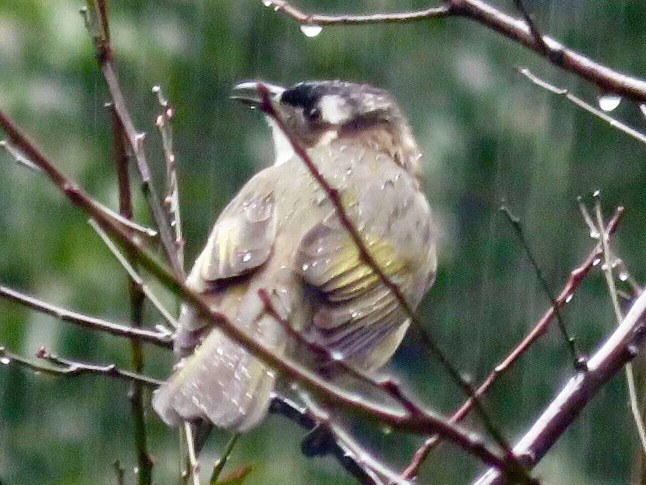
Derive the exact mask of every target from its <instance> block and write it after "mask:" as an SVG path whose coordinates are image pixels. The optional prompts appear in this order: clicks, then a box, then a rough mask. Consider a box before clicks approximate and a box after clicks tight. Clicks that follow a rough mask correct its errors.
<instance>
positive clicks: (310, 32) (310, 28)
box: [301, 24, 323, 37]
mask: <svg viewBox="0 0 646 485" xmlns="http://www.w3.org/2000/svg"><path fill="white" fill-rule="evenodd" d="M322 30H323V27H321V26H320V25H316V24H304V25H301V32H303V34H305V37H316V36H317V35H319V34H320V33H321V31H322Z"/></svg>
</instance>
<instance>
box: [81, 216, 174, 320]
mask: <svg viewBox="0 0 646 485" xmlns="http://www.w3.org/2000/svg"><path fill="white" fill-rule="evenodd" d="M89 222H90V225H91V226H92V229H94V230H95V232H96V233H97V234H98V235H99V237H100V238H101V240H102V241H103V244H105V245H106V247H107V248H108V249H109V250H110V252H111V253H112V255H113V256H114V257H115V258H117V261H119V263H120V264H121V266H123V268H124V269H125V270H126V272H127V273H128V275H129V276H130V280H131V281H132V282H133V284H135V285H137V287H138V288H139V291H141V292H142V293H143V294H144V295H145V296H146V298H148V300H149V301H150V302H151V303H152V304H153V306H154V307H155V308H156V309H157V311H159V314H160V315H161V316H162V317H164V320H166V321H167V322H168V323H169V324H170V325H171V326H172V327H173V328H177V327H179V324H178V323H177V320H176V319H175V318H173V316H172V315H171V314H170V312H169V311H168V310H166V308H165V307H164V305H162V303H161V302H160V301H159V299H158V298H157V296H155V293H153V291H152V290H151V289H150V288H149V287H148V285H146V282H145V281H144V279H143V278H142V277H141V275H139V273H137V271H136V270H135V268H133V267H132V265H131V264H130V263H129V262H128V259H127V258H126V257H125V256H124V255H123V254H121V252H120V251H119V248H117V247H116V246H115V244H114V243H113V242H112V241H111V240H110V238H109V236H108V235H107V234H106V233H105V231H104V230H103V229H101V227H100V226H99V225H98V224H97V223H96V222H94V220H92V219H90V221H89Z"/></svg>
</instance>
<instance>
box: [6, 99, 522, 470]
mask: <svg viewBox="0 0 646 485" xmlns="http://www.w3.org/2000/svg"><path fill="white" fill-rule="evenodd" d="M0 127H2V128H3V130H4V131H5V133H6V134H7V136H8V137H9V139H10V140H11V142H12V143H14V144H15V145H16V146H19V147H20V148H21V150H23V151H24V152H25V153H26V154H27V155H28V156H29V158H30V159H31V160H32V161H34V163H36V164H37V165H38V166H39V167H40V168H42V169H43V171H44V172H45V173H46V174H47V176H48V177H49V178H50V180H51V181H52V182H53V183H54V184H55V185H56V186H57V187H58V189H59V190H60V191H61V192H62V193H63V195H64V196H65V197H67V199H68V200H69V201H70V202H71V203H72V204H74V205H75V206H77V207H79V208H80V209H82V210H84V211H85V212H86V213H87V215H88V216H89V217H91V218H93V219H94V220H96V222H97V223H99V224H100V225H101V227H102V228H103V229H104V230H105V231H106V232H108V233H109V234H110V235H111V236H112V237H114V238H115V239H116V240H118V241H119V242H120V243H121V244H122V245H123V246H124V247H125V248H126V249H127V250H129V251H132V252H133V254H135V255H136V257H137V259H138V261H139V262H140V264H141V265H142V267H144V268H145V269H147V270H148V271H150V273H151V274H153V275H154V276H156V277H157V278H158V279H159V281H160V282H161V283H162V284H163V285H164V286H166V287H167V288H168V289H169V290H171V291H173V292H175V293H177V294H178V295H179V296H181V297H182V299H183V300H184V302H185V303H186V304H187V305H189V306H190V307H191V308H193V309H194V310H195V311H196V313H197V314H198V315H199V316H201V317H203V318H205V319H206V320H207V321H209V322H210V323H212V324H213V325H215V326H217V328H219V329H220V330H221V331H222V332H223V333H224V334H225V335H226V336H227V337H229V338H230V339H232V340H233V341H234V342H236V343H237V344H239V345H241V346H242V347H244V348H245V349H247V350H248V351H249V352H250V353H251V354H252V355H254V357H257V358H258V359H260V360H261V361H263V362H264V363H265V364H266V365H268V366H270V367H272V368H275V369H277V370H278V371H280V372H281V373H282V374H283V375H284V376H285V377H286V378H287V379H292V380H294V381H297V382H298V383H300V384H302V385H303V386H304V387H306V388H307V389H309V390H310V391H312V392H313V393H315V394H317V395H321V396H325V397H326V398H327V399H330V400H332V401H333V402H335V403H336V404H337V405H338V407H339V408H343V409H353V410H356V411H357V412H359V413H361V414H363V415H364V416H368V417H371V418H372V419H376V420H378V421H380V422H382V423H384V424H387V425H390V426H392V427H393V428H397V429H399V430H402V431H406V430H408V431H411V432H415V433H420V434H429V433H434V432H437V433H439V434H441V435H442V436H445V437H446V438H447V439H448V440H450V441H451V442H454V443H455V444H456V445H457V446H459V447H460V448H462V449H464V450H465V451H467V452H468V453H470V454H472V455H473V456H476V457H478V458H479V459H480V460H482V461H483V462H484V463H487V464H489V465H491V466H494V467H497V468H500V469H501V470H504V473H505V475H506V476H509V475H513V474H514V472H515V471H516V470H515V469H514V467H513V465H510V464H509V463H508V458H507V457H501V456H500V455H499V454H498V453H497V452H496V451H494V450H492V449H491V447H490V446H489V445H487V444H486V443H485V442H484V441H483V440H482V439H481V438H480V437H479V436H477V435H476V434H474V433H472V432H467V431H465V430H463V429H462V428H461V427H459V426H456V425H452V424H450V423H448V422H447V421H446V420H444V419H442V418H440V417H438V416H437V415H435V414H433V413H431V412H429V411H425V412H424V413H421V414H419V415H414V416H411V415H410V414H409V413H408V412H406V411H404V412H402V411H400V410H392V409H388V408H384V407H383V406H381V405H378V404H376V403H373V402H370V401H367V400H359V399H358V398H357V397H356V396H354V395H351V394H349V393H347V392H345V391H343V390H342V389H339V388H338V387H337V386H334V385H332V384H330V383H328V382H325V381H323V380H321V379H320V378H318V377H317V376H316V375H315V374H313V373H312V372H310V371H309V370H307V369H305V368H304V367H303V366H301V365H299V364H297V363H295V362H294V361H293V360H291V359H289V358H285V357H282V356H279V355H278V354H276V353H275V352H274V351H273V350H272V349H270V348H269V347H266V346H265V345H263V344H261V343H260V342H257V341H256V340H254V339H253V338H252V337H251V336H249V335H248V334H247V333H246V332H244V331H243V330H241V329H240V328H238V327H237V326H236V325H234V324H233V323H232V322H231V321H229V320H228V319H227V318H226V316H225V315H224V314H222V313H220V312H218V311H216V310H214V309H213V308H212V307H211V305H210V304H209V302H208V301H207V300H206V298H204V296H203V295H200V294H198V293H196V292H195V291H193V290H191V289H190V288H189V287H188V286H187V285H186V284H185V282H184V280H183V279H182V278H179V277H178V276H177V275H175V274H174V273H171V272H169V271H168V270H167V269H165V268H164V267H163V266H162V265H160V264H159V263H158V261H157V260H156V259H155V258H154V257H153V256H152V255H151V254H149V252H147V251H146V250H144V249H143V248H142V246H141V244H140V242H139V241H138V240H137V239H135V238H133V237H132V236H131V235H130V234H129V233H128V232H126V231H125V230H123V228H122V227H121V226H119V225H117V224H115V223H114V221H113V220H112V219H111V218H109V217H107V216H106V215H105V214H104V213H103V212H102V211H100V210H99V209H98V207H97V206H96V204H95V203H94V201H93V199H92V198H91V197H89V196H88V195H87V194H86V193H85V192H84V191H83V190H81V189H80V188H79V187H78V185H76V184H75V183H74V182H72V181H71V180H70V179H68V178H67V177H65V176H64V175H63V174H62V172H60V171H59V170H58V169H57V168H56V167H55V166H54V165H53V164H52V162H50V161H49V159H48V158H47V157H45V156H44V155H43V154H42V153H41V152H40V150H38V149H37V148H36V146H35V145H34V144H33V143H31V142H30V141H29V140H28V139H27V138H26V137H25V136H24V135H23V134H22V133H21V132H20V130H19V129H18V127H17V126H16V125H15V124H14V122H13V121H12V120H11V119H10V118H9V117H8V116H7V115H6V114H5V113H4V112H3V111H2V110H0ZM514 476H515V475H514Z"/></svg>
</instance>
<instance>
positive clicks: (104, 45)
mask: <svg viewBox="0 0 646 485" xmlns="http://www.w3.org/2000/svg"><path fill="white" fill-rule="evenodd" d="M94 3H95V2H94V0H92V1H88V5H89V7H90V9H89V11H88V14H86V16H85V18H86V22H88V24H89V25H88V28H89V29H90V32H91V33H92V32H94V31H96V30H98V32H99V34H98V35H97V34H94V35H93V41H94V47H95V49H96V52H97V59H98V62H99V66H100V68H101V72H102V73H103V77H104V78H105V82H106V84H107V86H108V90H109V91H110V96H111V98H112V104H113V106H114V111H115V113H116V114H117V117H118V118H119V123H120V124H121V126H122V128H123V131H124V133H125V134H126V138H127V141H128V144H129V146H130V149H131V150H132V153H133V154H134V156H135V160H136V162H137V163H136V166H137V169H138V170H139V174H140V176H141V183H142V190H143V192H144V195H145V196H146V199H147V201H148V204H149V206H150V209H151V211H152V214H153V217H154V219H155V223H156V225H157V228H158V229H159V235H160V238H161V242H162V247H163V248H164V252H165V254H166V257H167V258H168V261H169V262H170V264H171V267H172V268H173V271H174V272H175V274H177V275H178V276H181V277H183V276H184V272H183V271H182V270H181V268H180V266H179V262H178V260H177V254H176V252H175V243H174V240H173V237H172V232H171V228H170V224H169V222H168V219H167V218H166V214H165V212H164V209H163V207H162V205H161V202H160V200H159V197H158V195H157V190H156V189H155V186H154V184H153V181H152V178H151V174H150V167H149V165H148V161H147V160H146V155H145V152H144V147H143V140H144V135H143V134H142V133H140V132H138V131H137V130H136V129H135V125H134V123H133V122H132V118H131V116H130V112H129V111H128V108H127V107H126V103H125V101H124V98H123V93H122V92H121V86H120V85H119V80H118V76H117V73H116V69H115V67H114V62H113V60H114V53H113V51H112V46H111V44H110V37H109V27H108V18H107V16H106V14H107V7H106V5H105V0H96V9H93V8H92V7H93V6H94ZM89 13H92V15H89ZM95 18H96V20H97V21H98V23H99V25H100V28H99V29H94V28H93V25H91V21H92V19H95Z"/></svg>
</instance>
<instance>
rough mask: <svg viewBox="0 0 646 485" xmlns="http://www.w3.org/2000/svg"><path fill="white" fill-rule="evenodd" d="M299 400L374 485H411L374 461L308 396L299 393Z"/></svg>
mask: <svg viewBox="0 0 646 485" xmlns="http://www.w3.org/2000/svg"><path fill="white" fill-rule="evenodd" d="M301 399H302V400H303V402H304V403H305V406H306V407H307V411H308V413H309V414H310V415H311V416H312V417H314V419H315V420H316V422H317V423H318V425H319V426H321V425H323V426H325V428H326V432H328V433H330V434H331V435H332V436H333V437H334V439H335V441H337V442H338V443H340V444H341V445H342V446H343V447H344V448H345V450H346V451H347V452H348V453H350V454H351V455H352V456H353V457H355V460H356V461H357V463H360V464H361V466H362V467H363V469H364V471H365V473H367V474H368V475H369V476H370V477H371V479H372V480H373V481H374V483H376V484H385V483H388V484H389V485H390V484H393V485H410V484H411V482H410V481H409V480H407V479H405V478H402V477H401V476H400V474H399V473H397V472H394V471H393V470H391V469H390V468H388V467H387V466H385V465H384V464H383V463H381V462H379V461H378V460H376V459H375V458H374V457H373V456H372V454H371V453H370V452H369V451H367V450H366V449H365V448H364V447H362V446H361V445H360V444H359V443H357V442H356V441H355V440H354V439H353V438H352V437H351V436H350V434H349V433H348V432H347V431H346V430H345V429H343V427H342V426H341V425H340V424H339V423H338V422H337V421H336V420H335V419H334V418H333V416H330V414H329V413H328V412H327V411H326V410H325V409H323V408H322V407H321V406H320V405H319V404H318V403H316V402H314V401H313V400H312V399H310V398H309V396H307V395H306V394H304V393H301ZM315 432H316V431H315ZM317 451H318V450H317Z"/></svg>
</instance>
